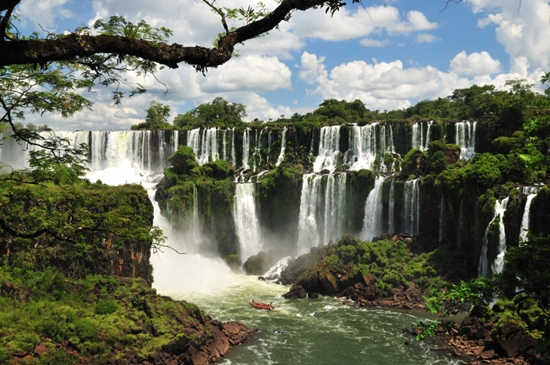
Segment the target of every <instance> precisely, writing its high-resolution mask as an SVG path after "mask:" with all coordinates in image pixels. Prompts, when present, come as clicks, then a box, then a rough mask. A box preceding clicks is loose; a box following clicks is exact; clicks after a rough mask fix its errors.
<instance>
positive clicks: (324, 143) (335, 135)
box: [313, 125, 340, 173]
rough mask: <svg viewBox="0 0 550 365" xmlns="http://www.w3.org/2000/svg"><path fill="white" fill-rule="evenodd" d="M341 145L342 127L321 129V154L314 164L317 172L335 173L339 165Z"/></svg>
mask: <svg viewBox="0 0 550 365" xmlns="http://www.w3.org/2000/svg"><path fill="white" fill-rule="evenodd" d="M339 145H340V126H339V125H335V126H331V127H323V128H321V133H320V137H319V154H318V155H317V158H316V159H315V162H314V164H313V170H314V171H315V172H321V171H322V170H325V169H326V170H329V171H330V172H331V173H332V172H334V170H335V168H336V164H337V163H338V155H339V153H340V150H339Z"/></svg>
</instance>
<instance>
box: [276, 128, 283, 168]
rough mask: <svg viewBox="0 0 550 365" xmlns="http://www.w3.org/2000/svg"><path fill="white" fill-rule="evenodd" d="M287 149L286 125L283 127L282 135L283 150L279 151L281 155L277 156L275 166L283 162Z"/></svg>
mask: <svg viewBox="0 0 550 365" xmlns="http://www.w3.org/2000/svg"><path fill="white" fill-rule="evenodd" d="M285 150H286V126H285V127H284V128H283V135H282V137H281V152H280V153H279V157H277V162H276V163H275V166H279V165H280V164H281V162H283V160H284V159H285Z"/></svg>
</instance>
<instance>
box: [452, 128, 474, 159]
mask: <svg viewBox="0 0 550 365" xmlns="http://www.w3.org/2000/svg"><path fill="white" fill-rule="evenodd" d="M476 127H477V122H467V121H463V122H457V123H456V137H455V141H456V144H457V145H459V146H460V158H462V159H464V160H469V159H471V158H472V157H474V153H475V145H476Z"/></svg>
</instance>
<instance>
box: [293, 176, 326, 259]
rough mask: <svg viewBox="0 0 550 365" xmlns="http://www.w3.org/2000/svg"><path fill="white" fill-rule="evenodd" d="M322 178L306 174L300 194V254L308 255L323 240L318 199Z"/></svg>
mask: <svg viewBox="0 0 550 365" xmlns="http://www.w3.org/2000/svg"><path fill="white" fill-rule="evenodd" d="M320 183H321V178H320V176H317V175H315V174H305V175H304V177H303V181H302V192H301V194H300V216H299V218H298V253H299V254H302V253H306V252H308V250H309V249H310V248H311V247H315V246H318V245H319V243H320V241H321V238H320V237H319V232H318V228H317V217H316V215H317V197H318V195H319V190H320V189H319V186H320Z"/></svg>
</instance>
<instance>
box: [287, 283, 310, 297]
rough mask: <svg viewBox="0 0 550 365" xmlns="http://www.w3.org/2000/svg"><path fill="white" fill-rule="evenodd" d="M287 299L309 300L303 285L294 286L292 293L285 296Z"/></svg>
mask: <svg viewBox="0 0 550 365" xmlns="http://www.w3.org/2000/svg"><path fill="white" fill-rule="evenodd" d="M283 298H285V299H297V298H307V290H305V289H304V288H303V287H302V286H301V285H293V286H292V288H290V291H289V292H288V293H286V294H283Z"/></svg>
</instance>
